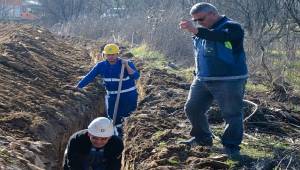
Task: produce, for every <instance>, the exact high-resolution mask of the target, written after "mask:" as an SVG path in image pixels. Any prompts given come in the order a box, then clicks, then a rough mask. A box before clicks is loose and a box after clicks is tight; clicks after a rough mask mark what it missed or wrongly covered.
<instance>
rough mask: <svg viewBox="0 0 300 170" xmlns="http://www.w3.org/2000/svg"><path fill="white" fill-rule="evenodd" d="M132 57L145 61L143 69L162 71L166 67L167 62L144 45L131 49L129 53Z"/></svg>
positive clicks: (161, 55) (159, 54) (162, 56)
mask: <svg viewBox="0 0 300 170" xmlns="http://www.w3.org/2000/svg"><path fill="white" fill-rule="evenodd" d="M130 52H131V53H132V54H133V55H134V56H136V57H138V58H140V59H143V60H145V61H147V65H146V66H145V67H150V68H158V69H162V68H163V67H165V66H166V65H167V60H166V58H165V57H164V55H163V54H161V53H159V52H157V51H152V50H150V49H149V48H148V47H147V45H146V44H143V45H141V46H139V47H136V48H133V49H131V51H130Z"/></svg>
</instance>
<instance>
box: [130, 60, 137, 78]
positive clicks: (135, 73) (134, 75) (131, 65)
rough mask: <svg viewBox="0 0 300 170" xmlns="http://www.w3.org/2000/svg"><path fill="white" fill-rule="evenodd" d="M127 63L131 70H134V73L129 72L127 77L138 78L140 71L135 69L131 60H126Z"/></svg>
mask: <svg viewBox="0 0 300 170" xmlns="http://www.w3.org/2000/svg"><path fill="white" fill-rule="evenodd" d="M128 65H129V67H131V68H132V69H133V70H134V73H133V74H131V75H130V74H129V77H130V78H132V79H134V80H137V79H139V78H140V73H139V72H138V71H137V69H136V67H135V66H134V64H133V62H131V61H128Z"/></svg>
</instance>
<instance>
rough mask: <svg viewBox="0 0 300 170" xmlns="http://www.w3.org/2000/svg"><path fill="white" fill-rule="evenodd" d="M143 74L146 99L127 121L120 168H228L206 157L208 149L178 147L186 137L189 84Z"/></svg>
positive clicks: (173, 77) (159, 72)
mask: <svg viewBox="0 0 300 170" xmlns="http://www.w3.org/2000/svg"><path fill="white" fill-rule="evenodd" d="M142 75H143V77H142V79H141V82H142V84H143V86H144V88H145V91H144V93H145V96H144V98H143V100H142V101H141V102H140V103H139V110H138V111H137V112H136V113H135V114H134V116H132V117H130V118H129V119H127V121H126V126H125V127H126V129H125V131H126V135H125V145H126V146H127V147H126V148H125V151H124V154H125V156H124V160H123V162H124V164H123V166H124V167H123V168H124V169H150V168H155V169H201V168H202V169H203V168H204V169H205V168H212V169H227V168H228V165H226V164H225V163H223V162H221V161H219V160H218V159H216V158H213V157H210V156H209V155H210V154H209V151H210V149H209V148H206V147H196V148H189V147H187V146H185V145H182V144H178V142H180V141H181V140H183V139H187V138H188V136H187V135H188V134H189V127H190V124H189V122H188V121H187V119H186V116H185V114H184V111H183V106H184V103H185V100H186V96H187V93H188V88H189V84H187V83H186V82H185V80H184V79H182V78H181V77H178V76H176V75H175V74H168V73H167V72H166V71H162V70H156V69H154V70H144V71H143V72H142ZM225 159H226V158H225Z"/></svg>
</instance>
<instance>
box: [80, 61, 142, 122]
mask: <svg viewBox="0 0 300 170" xmlns="http://www.w3.org/2000/svg"><path fill="white" fill-rule="evenodd" d="M128 64H129V66H130V67H131V68H132V69H133V70H134V71H135V72H134V73H133V74H132V75H130V74H128V72H127V70H126V68H125V70H124V76H123V81H122V90H121V95H120V100H119V107H118V112H117V118H116V124H120V123H121V121H122V118H123V117H128V116H129V115H130V113H131V112H133V111H134V110H135V109H136V107H137V99H138V93H137V89H136V86H135V80H137V79H138V78H139V76H140V75H139V72H138V71H137V70H136V68H135V66H134V64H133V63H132V62H131V61H129V62H128ZM121 67H122V63H121V59H119V58H118V60H117V62H116V64H110V63H109V62H108V61H102V62H99V63H97V64H96V65H95V66H94V67H93V68H92V70H91V71H90V72H89V73H88V74H87V75H85V77H84V78H83V79H82V80H80V82H79V83H78V85H77V87H78V88H83V87H85V86H86V85H87V84H89V83H90V82H92V81H93V80H94V79H95V77H96V76H97V75H99V76H100V77H101V78H102V79H103V82H104V86H105V88H106V92H107V96H106V102H107V105H106V109H107V114H108V116H109V117H110V118H113V112H114V105H115V102H116V96H117V91H118V85H119V79H120V73H121Z"/></svg>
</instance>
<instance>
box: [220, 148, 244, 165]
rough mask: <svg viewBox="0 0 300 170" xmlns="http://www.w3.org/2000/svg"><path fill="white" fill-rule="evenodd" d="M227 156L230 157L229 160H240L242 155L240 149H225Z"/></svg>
mask: <svg viewBox="0 0 300 170" xmlns="http://www.w3.org/2000/svg"><path fill="white" fill-rule="evenodd" d="M224 151H225V154H226V155H227V156H228V158H229V159H232V160H237V161H238V160H240V159H241V153H240V148H239V147H226V146H225V147H224Z"/></svg>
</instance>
